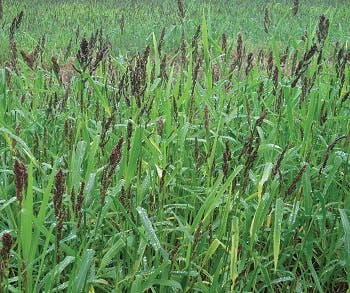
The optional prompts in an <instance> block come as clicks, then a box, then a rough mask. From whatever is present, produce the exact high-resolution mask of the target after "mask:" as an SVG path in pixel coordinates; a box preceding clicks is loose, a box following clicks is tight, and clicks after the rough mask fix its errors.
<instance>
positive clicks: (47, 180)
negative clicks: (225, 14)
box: [0, 1, 350, 292]
mask: <svg viewBox="0 0 350 293" xmlns="http://www.w3.org/2000/svg"><path fill="white" fill-rule="evenodd" d="M135 3H136V4H129V5H131V6H132V5H140V6H142V3H139V2H138V1H136V2H135ZM165 3H168V2H165ZM190 3H191V2H190ZM220 3H221V2H220ZM315 3H316V2H315ZM176 4H177V8H176V9H178V13H177V14H175V10H173V11H174V15H176V18H175V16H174V18H175V21H176V24H175V25H176V27H178V28H179V34H178V36H179V38H178V39H177V40H176V41H174V42H173V43H172V44H169V42H171V41H170V40H169V39H168V37H167V35H168V34H171V33H172V31H173V30H174V28H173V27H172V26H164V27H165V29H164V30H163V31H162V32H160V31H159V34H158V33H157V32H155V33H153V34H150V36H151V37H150V38H149V39H148V41H147V42H146V44H145V46H144V47H139V50H138V51H137V52H134V53H131V52H129V53H128V54H126V55H124V56H123V57H120V55H118V54H116V50H115V43H114V41H113V38H111V35H110V34H108V33H107V34H105V33H104V32H103V30H102V29H101V30H100V29H97V30H92V28H90V27H89V26H87V27H86V28H84V29H85V30H87V31H88V30H89V29H90V30H91V31H92V33H89V34H87V33H85V35H84V33H80V32H79V33H74V32H73V33H72V32H70V33H69V34H68V35H67V36H68V38H67V36H65V38H66V40H68V39H71V40H72V44H73V43H74V42H76V44H75V45H72V46H68V47H67V48H65V50H64V52H61V53H60V52H59V51H57V52H55V53H52V52H54V48H55V47H54V46H53V47H51V48H52V49H50V50H47V49H44V48H45V41H44V38H40V39H39V35H38V36H37V37H36V39H39V41H38V42H36V44H35V45H33V44H32V46H29V45H28V44H27V43H26V42H24V43H22V41H23V39H22V37H23V35H24V34H25V31H26V27H25V26H26V21H27V20H26V18H25V17H26V16H25V15H24V18H22V17H23V16H21V14H16V16H13V17H14V18H13V19H11V20H10V21H9V20H6V19H5V20H4V27H6V26H8V27H11V28H12V29H11V30H10V33H9V34H8V32H7V34H8V35H6V38H7V39H6V44H7V46H8V49H7V50H8V52H9V54H8V55H4V56H3V58H4V59H3V60H6V62H4V65H3V66H2V67H1V68H0V105H1V107H0V135H1V140H0V149H1V152H0V165H1V167H0V182H1V184H0V202H1V206H0V211H1V214H0V231H1V243H2V244H1V245H2V246H1V251H0V254H1V262H0V268H1V270H0V281H1V285H0V286H1V287H0V288H1V289H0V291H1V292H57V291H67V292H94V291H95V292H124V291H130V292H143V291H152V292H181V291H187V292H211V291H215V292H236V291H237V292H241V291H296V292H303V291H320V292H346V291H347V290H349V289H348V288H349V284H350V281H349V269H350V258H349V257H350V250H349V241H350V240H349V237H350V236H349V235H350V234H349V233H350V232H349V217H350V215H349V204H350V201H349V187H350V186H349V182H350V178H349V174H350V173H349V152H350V147H349V140H350V132H349V129H350V125H349V121H348V119H347V117H348V115H349V99H348V98H349V91H350V88H349V76H350V75H349V73H350V71H349V58H350V53H349V50H348V48H347V45H346V41H345V40H344V39H338V41H337V42H336V43H335V42H334V41H333V39H332V38H334V37H335V36H337V34H335V35H334V34H333V35H332V37H330V34H331V32H332V29H333V28H334V22H335V19H336V18H334V10H333V9H332V8H330V9H329V10H327V11H326V12H325V14H321V15H320V17H319V18H318V19H314V20H312V21H311V22H310V25H309V27H308V28H307V31H306V32H305V35H304V36H303V38H302V40H299V39H297V38H296V36H295V35H293V34H292V33H291V32H290V31H287V25H285V24H284V23H283V22H282V21H281V22H279V23H276V19H275V16H274V14H275V13H277V12H278V11H279V9H280V7H279V6H278V5H277V4H273V5H272V4H271V6H268V7H266V9H265V10H264V9H263V10H261V11H260V14H256V18H255V19H256V21H257V22H259V25H258V26H255V30H259V35H260V34H269V36H270V37H269V39H268V41H265V43H264V44H263V46H261V47H260V46H259V43H260V40H259V38H258V37H257V42H256V44H257V45H256V46H252V44H253V43H252V40H248V42H247V40H246V38H247V36H246V34H245V33H244V32H242V33H240V34H238V35H237V37H236V36H234V37H228V36H232V34H230V31H227V32H226V33H224V34H222V33H223V32H224V30H222V31H220V33H219V34H216V32H215V29H218V30H219V29H220V28H217V27H215V26H214V25H213V24H212V22H213V21H214V18H216V17H217V15H219V14H218V13H219V12H220V11H221V10H222V9H223V7H225V6H217V7H216V10H215V12H213V11H212V12H211V13H210V14H204V16H203V15H201V17H200V18H198V19H197V20H198V21H197V22H195V20H192V16H191V14H190V13H191V11H192V10H191V6H190V4H188V2H187V3H186V2H185V1H177V3H176ZM221 4H222V3H221ZM22 5H24V4H22ZM53 5H63V6H64V5H70V4H67V3H65V2H63V3H61V2H57V3H56V2H55V4H53ZM72 5H73V7H75V5H83V4H82V3H81V2H79V1H77V2H74V4H72ZM91 5H92V6H91V7H95V6H96V7H99V6H97V5H98V4H97V3H91ZM100 5H101V7H102V8H104V7H105V6H108V5H110V3H109V2H103V3H102V4H100ZM124 5H125V4H124ZM164 5H168V4H164ZM222 5H223V4H222ZM237 5H238V6H239V4H237ZM240 5H243V4H240ZM339 5H341V4H339ZM45 7H47V6H45ZM69 7H72V6H69ZM142 7H143V6H142ZM151 7H153V6H151ZM159 7H161V6H159ZM257 7H261V6H257ZM285 7H286V6H285ZM288 7H289V8H288V9H289V10H288V11H287V12H288V13H287V12H286V13H285V16H284V18H283V21H285V22H286V23H291V24H293V23H294V22H296V21H298V17H302V16H301V15H300V14H302V13H307V12H308V11H309V10H308V8H307V6H306V4H302V3H301V1H300V3H298V1H294V3H291V4H290V5H289V6H288ZM159 9H161V8H159ZM174 9H175V8H174ZM227 9H231V8H227ZM254 9H256V7H255V8H254ZM303 9H304V10H303ZM84 11H86V10H84ZM89 11H90V12H91V13H92V12H94V13H97V11H94V10H89ZM77 13H78V12H77ZM129 13H131V12H130V11H129ZM134 13H137V12H136V11H134ZM68 16H69V15H68ZM4 17H8V16H7V10H6V9H5V10H4ZM124 17H125V19H124V20H121V19H119V18H118V19H119V20H121V21H122V23H118V24H117V26H116V27H119V29H120V33H121V36H120V38H121V41H125V40H126V39H127V38H128V37H129V38H132V34H131V31H130V26H131V25H132V23H128V19H129V16H128V14H127V13H125V16H124ZM67 19H71V18H69V17H68V18H67ZM193 19H196V18H193ZM240 20H241V21H243V20H244V17H242V19H240ZM57 21H63V20H62V18H57ZM80 21H82V20H80ZM244 21H247V20H246V19H245V20H244ZM191 22H193V23H194V26H193V27H194V28H196V29H195V30H193V34H192V35H190V34H189V31H188V30H187V25H189V24H191ZM264 23H265V25H264ZM69 25H70V24H68V25H67V26H68V27H69ZM23 26H24V28H23ZM122 26H123V28H121V27H122ZM32 29H33V28H32ZM149 29H151V28H149ZM190 32H191V33H192V31H190ZM283 32H284V33H286V34H288V33H290V38H291V40H292V41H291V42H285V43H281V42H280V41H282V42H283V41H284V39H283V38H280V35H281V34H283ZM292 32H293V31H292ZM294 32H296V31H294ZM338 32H339V31H338ZM148 33H150V31H149V32H148ZM248 38H249V36H248ZM64 43H65V44H66V42H64ZM67 43H68V42H67ZM258 46H259V47H258ZM57 50H59V49H57ZM21 52H22V53H21Z"/></svg>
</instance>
